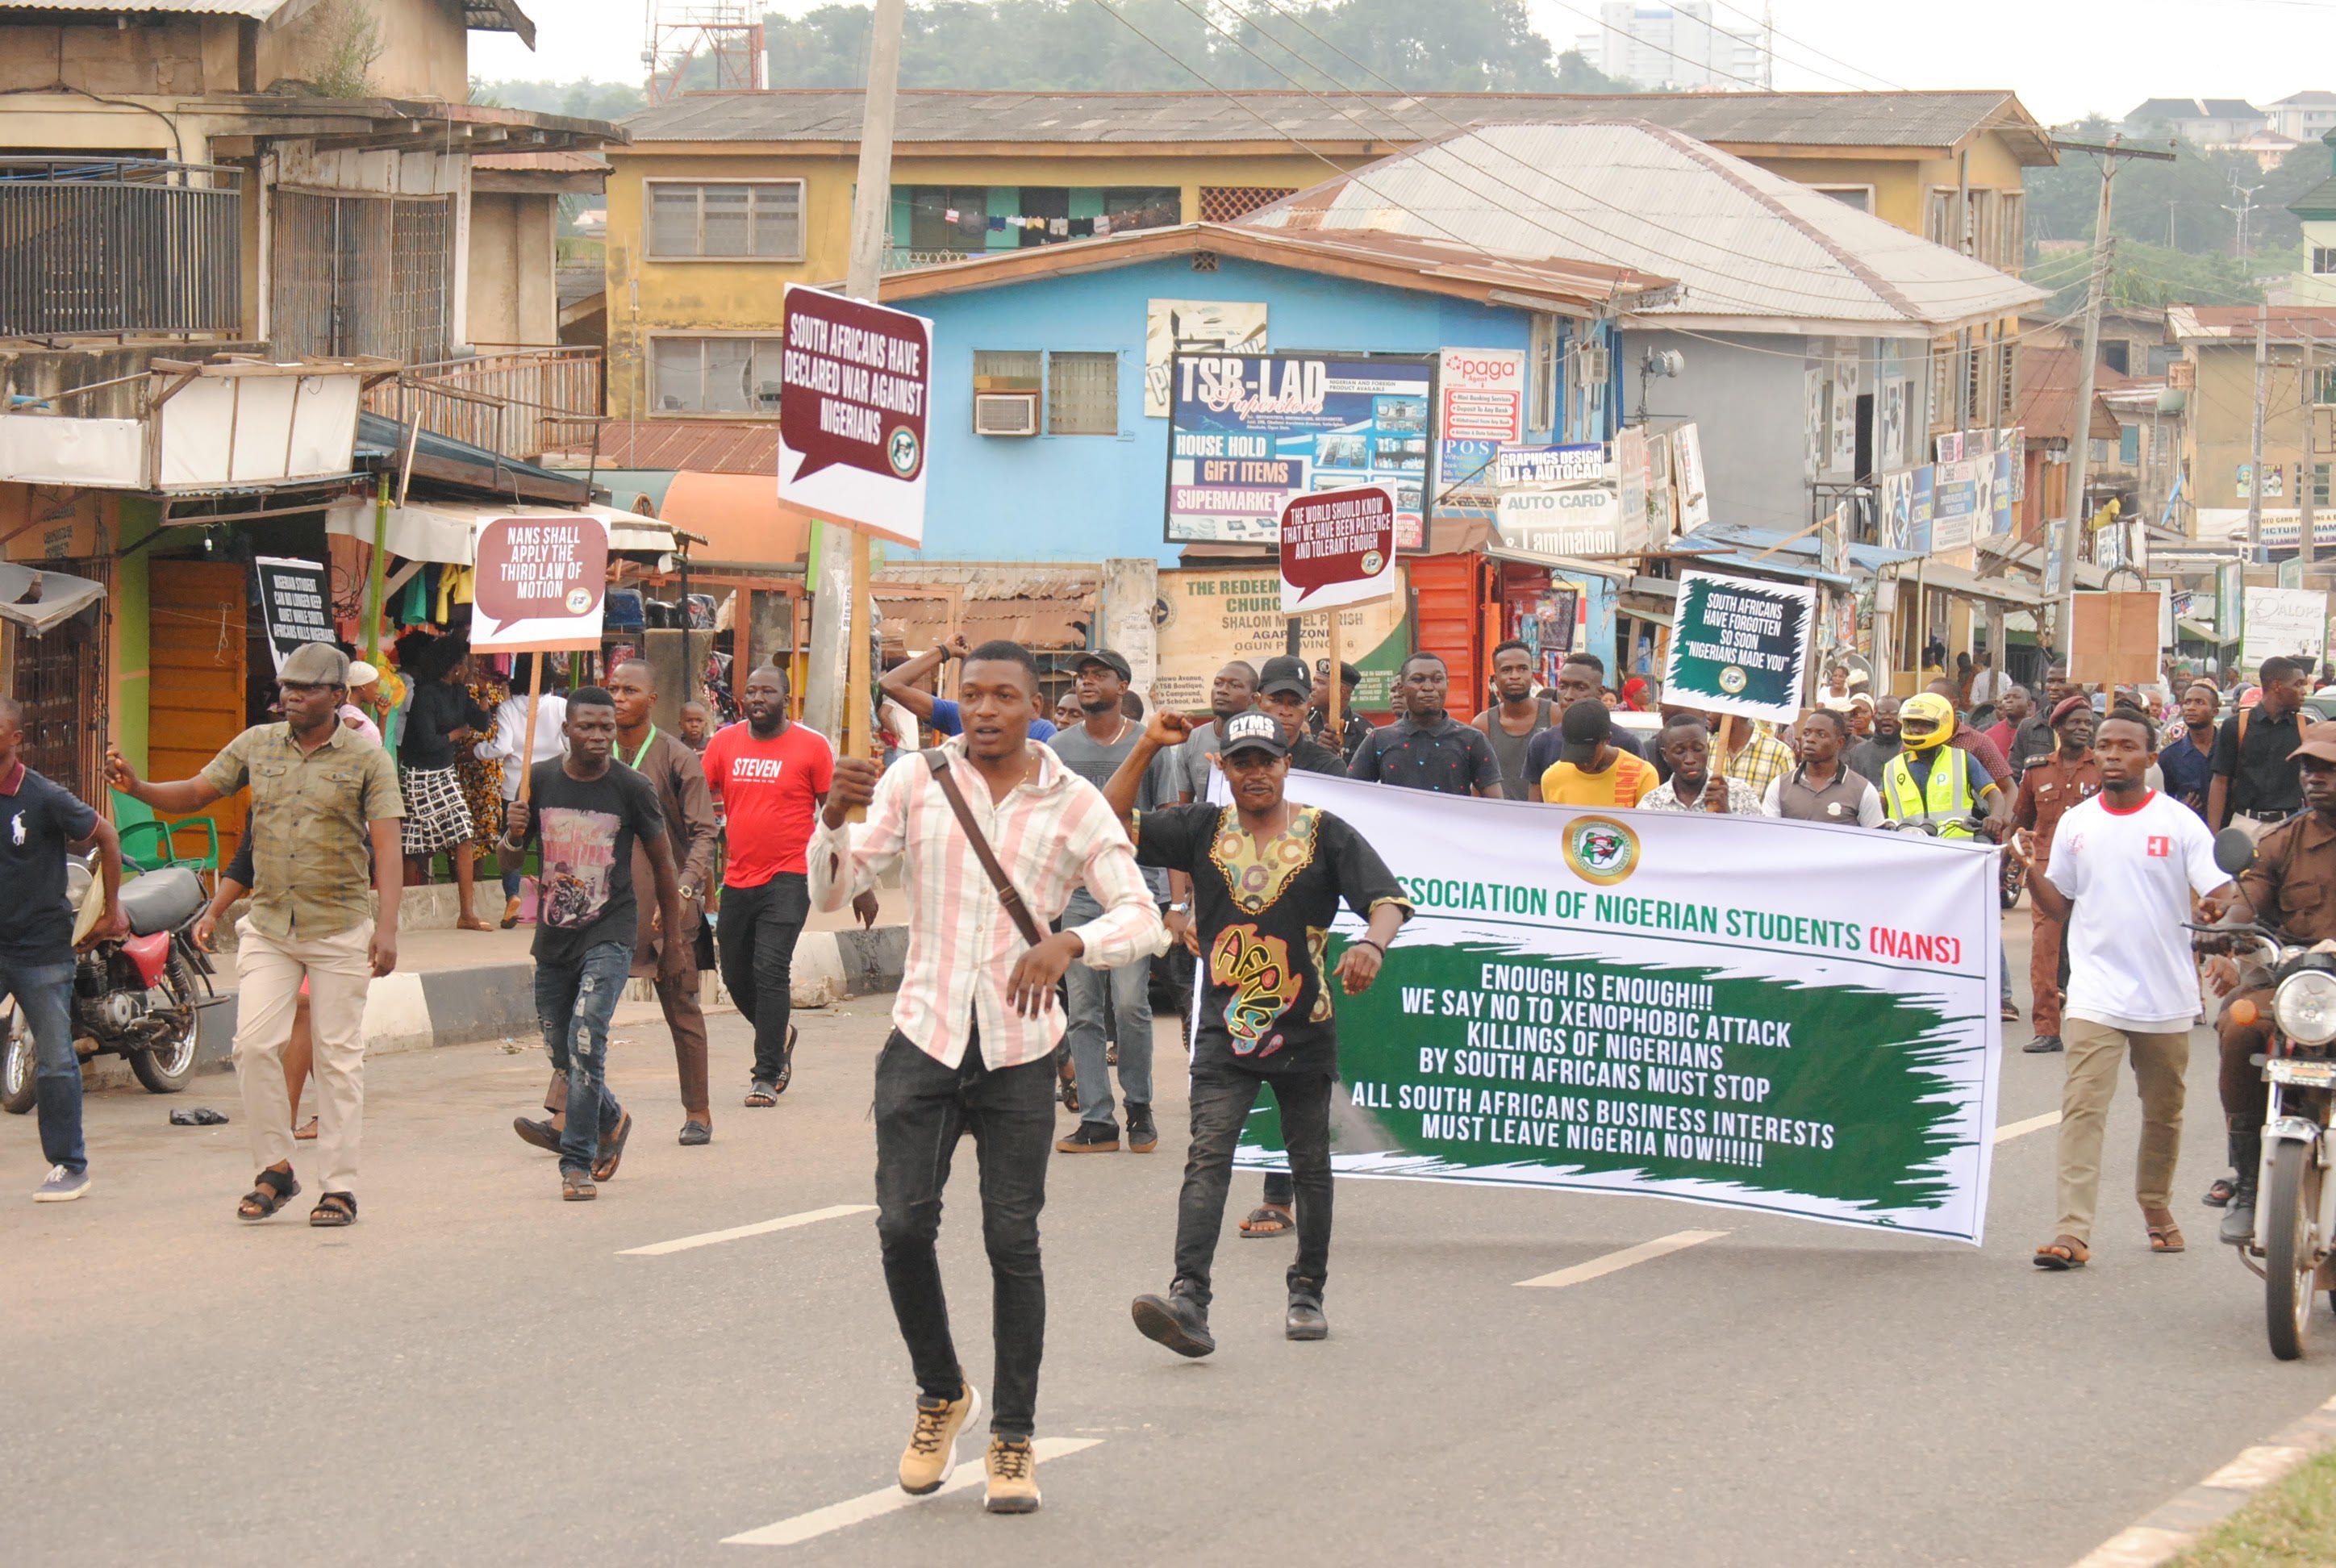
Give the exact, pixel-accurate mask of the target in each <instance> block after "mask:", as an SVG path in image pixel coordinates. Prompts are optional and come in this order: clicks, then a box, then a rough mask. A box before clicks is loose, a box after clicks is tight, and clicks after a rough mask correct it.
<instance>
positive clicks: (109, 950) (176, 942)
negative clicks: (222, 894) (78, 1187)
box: [0, 858, 216, 1116]
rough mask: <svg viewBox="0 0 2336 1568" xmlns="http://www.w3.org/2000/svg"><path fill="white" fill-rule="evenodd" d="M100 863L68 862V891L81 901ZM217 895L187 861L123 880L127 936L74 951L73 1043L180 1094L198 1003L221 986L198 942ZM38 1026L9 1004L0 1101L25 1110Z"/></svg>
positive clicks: (188, 1073) (1, 1032)
mask: <svg viewBox="0 0 2336 1568" xmlns="http://www.w3.org/2000/svg"><path fill="white" fill-rule="evenodd" d="M95 874H96V873H95V869H94V867H93V865H92V863H91V862H90V861H89V860H87V859H85V858H83V859H75V860H74V861H73V862H72V863H71V864H70V865H69V866H68V867H67V868H66V871H65V895H66V897H67V898H68V899H69V900H70V901H72V903H73V907H75V908H76V909H78V908H80V907H81V904H82V901H83V898H84V896H86V894H87V893H88V891H89V888H90V883H91V881H92V880H93V878H94V876H95ZM208 902H209V900H208V899H207V898H205V897H204V894H203V884H202V883H201V881H199V880H197V878H196V876H195V873H194V872H190V871H189V870H187V869H186V868H185V867H184V866H165V867H163V868H161V870H159V871H151V872H146V873H145V874H144V875H142V876H137V877H133V878H131V880H130V881H125V882H123V883H122V916H123V918H125V919H126V920H129V922H130V934H129V935H128V936H126V937H121V938H109V939H107V940H103V941H100V942H97V943H95V944H93V945H92V946H91V947H89V948H88V949H86V950H83V951H82V952H81V953H78V954H76V955H75V957H74V959H73V1051H74V1054H75V1055H76V1056H78V1057H80V1058H81V1059H82V1060H83V1061H86V1060H88V1059H89V1058H90V1057H97V1056H120V1057H129V1058H130V1070H131V1072H133V1073H135V1074H137V1075H138V1081H139V1082H140V1083H141V1084H143V1085H145V1086H146V1087H147V1088H148V1089H149V1090H151V1092H153V1093H154V1094H158V1095H175V1094H177V1093H178V1092H179V1091H180V1089H183V1088H185V1087H186V1086H187V1080H188V1079H189V1078H190V1077H192V1076H194V1072H195V1049H196V1043H197V1035H198V1032H199V1031H198V1029H197V1027H196V1024H197V1009H198V1008H200V1006H201V1005H202V1004H203V1003H204V1002H207V1001H209V999H210V998H212V996H213V995H215V994H216V993H215V992H214V990H213V989H212V986H211V977H212V975H213V974H214V972H215V971H214V970H213V969H212V968H211V964H210V959H209V957H208V956H207V955H206V954H205V953H204V952H203V951H202V950H200V948H198V947H196V946H195V940H194V929H195V921H196V920H197V919H198V918H200V916H201V914H202V912H203V906H204V905H205V904H206V903H208ZM34 1060H35V1058H34V1050H33V1031H32V1027H31V1026H30V1025H29V1024H27V1023H26V1022H25V1020H24V1011H23V1009H22V1008H15V1007H12V1008H10V1010H9V1011H7V1012H6V1013H0V1110H5V1111H6V1112H8V1114H9V1115H16V1116H21V1115H24V1113H25V1112H27V1111H29V1110H31V1109H32V1108H33V1098H34V1096H33V1076H34Z"/></svg>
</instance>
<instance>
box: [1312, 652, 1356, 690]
mask: <svg viewBox="0 0 2336 1568" xmlns="http://www.w3.org/2000/svg"><path fill="white" fill-rule="evenodd" d="M1314 673H1315V675H1316V676H1317V677H1327V676H1329V673H1330V661H1329V659H1327V658H1318V659H1316V660H1315V661H1314ZM1338 684H1339V685H1340V686H1360V685H1362V684H1363V672H1362V671H1361V670H1358V669H1357V668H1356V667H1354V666H1353V665H1350V664H1348V663H1347V662H1346V661H1345V660H1344V659H1341V660H1339V661H1338Z"/></svg>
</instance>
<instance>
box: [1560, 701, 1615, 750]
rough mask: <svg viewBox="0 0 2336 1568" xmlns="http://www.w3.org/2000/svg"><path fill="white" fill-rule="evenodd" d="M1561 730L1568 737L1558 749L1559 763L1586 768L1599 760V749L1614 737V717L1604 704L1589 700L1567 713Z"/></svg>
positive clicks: (1568, 709)
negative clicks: (1568, 763)
mask: <svg viewBox="0 0 2336 1568" xmlns="http://www.w3.org/2000/svg"><path fill="white" fill-rule="evenodd" d="M1558 729H1559V733H1560V734H1562V735H1563V736H1564V737H1565V739H1564V744H1563V745H1561V746H1559V747H1558V752H1557V755H1558V757H1559V760H1561V761H1563V762H1570V763H1572V764H1573V765H1574V766H1576V767H1582V766H1583V765H1587V764H1589V763H1591V762H1594V761H1596V760H1597V757H1598V748H1599V747H1600V746H1601V745H1604V744H1605V742H1606V741H1607V739H1608V738H1609V737H1610V736H1611V735H1613V733H1614V716H1613V715H1612V714H1611V713H1609V712H1607V711H1606V705H1605V704H1604V703H1602V702H1600V701H1599V700H1598V699H1597V698H1596V697H1594V696H1586V697H1583V698H1582V700H1581V701H1580V702H1578V703H1575V704H1574V705H1573V706H1572V707H1569V708H1567V709H1566V710H1565V716H1564V717H1563V718H1562V719H1561V720H1559V721H1558Z"/></svg>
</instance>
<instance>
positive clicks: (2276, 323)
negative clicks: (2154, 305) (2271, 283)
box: [2166, 305, 2336, 343]
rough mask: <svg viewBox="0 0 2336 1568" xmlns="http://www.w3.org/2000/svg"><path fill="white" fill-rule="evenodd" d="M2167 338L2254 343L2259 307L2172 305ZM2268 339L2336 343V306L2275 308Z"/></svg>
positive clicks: (2268, 325) (2266, 333)
mask: <svg viewBox="0 0 2336 1568" xmlns="http://www.w3.org/2000/svg"><path fill="white" fill-rule="evenodd" d="M2166 336H2167V337H2168V338H2169V339H2171V340H2172V341H2174V342H2175V343H2190V342H2195V341H2198V340H2200V339H2204V340H2206V341H2209V342H2213V341H2220V340H2225V339H2230V338H2244V339H2246V340H2247V341H2248V342H2250V343H2252V342H2253V341H2254V336H2255V307H2253V306H2252V305H2169V306H2167V307H2166ZM2264 336H2265V337H2267V338H2268V339H2269V340H2270V341H2272V342H2273V343H2302V341H2303V340H2304V339H2305V338H2307V337H2309V338H2312V339H2315V340H2317V341H2320V342H2323V343H2325V342H2330V341H2336V306H2331V305H2323V306H2306V305H2274V306H2273V307H2271V309H2270V310H2269V311H2267V312H2265V330H2264Z"/></svg>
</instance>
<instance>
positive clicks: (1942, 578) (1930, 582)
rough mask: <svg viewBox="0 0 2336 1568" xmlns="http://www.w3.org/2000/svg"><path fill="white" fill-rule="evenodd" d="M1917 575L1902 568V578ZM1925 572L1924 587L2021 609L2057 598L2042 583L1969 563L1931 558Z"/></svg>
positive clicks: (1900, 575) (1901, 580)
mask: <svg viewBox="0 0 2336 1568" xmlns="http://www.w3.org/2000/svg"><path fill="white" fill-rule="evenodd" d="M1913 576H1914V574H1913V572H1911V571H1902V572H1900V573H1899V574H1898V580H1899V581H1900V582H1907V581H1911V580H1912V579H1913ZM1922 586H1923V587H1924V588H1926V589H1937V590H1939V591H1940V592H1942V593H1950V594H1954V595H1957V596H1958V597H1960V598H1963V599H1993V600H1994V601H1995V602H1997V603H1998V604H2006V605H2010V606H2012V607H2013V608H2015V609H2036V608H2037V607H2038V606H2039V605H2045V604H2050V603H2052V602H2054V601H2053V599H2050V598H2049V597H2048V596H2047V595H2046V594H2045V592H2044V589H2042V587H2041V586H2039V584H2036V583H2032V582H2029V581H2026V580H2025V579H2020V578H2016V577H1981V576H1980V575H1979V573H1977V572H1975V571H1973V570H1971V569H1970V568H1969V567H1961V566H1950V565H1948V564H1947V563H1946V562H1944V561H1939V560H1934V561H1932V562H1930V563H1929V564H1928V565H1926V566H1924V567H1923V568H1922Z"/></svg>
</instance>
